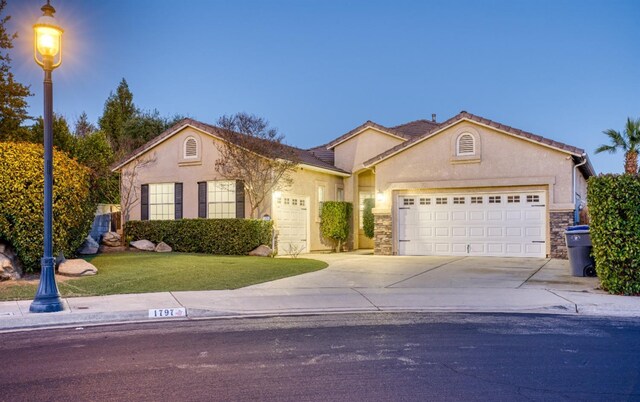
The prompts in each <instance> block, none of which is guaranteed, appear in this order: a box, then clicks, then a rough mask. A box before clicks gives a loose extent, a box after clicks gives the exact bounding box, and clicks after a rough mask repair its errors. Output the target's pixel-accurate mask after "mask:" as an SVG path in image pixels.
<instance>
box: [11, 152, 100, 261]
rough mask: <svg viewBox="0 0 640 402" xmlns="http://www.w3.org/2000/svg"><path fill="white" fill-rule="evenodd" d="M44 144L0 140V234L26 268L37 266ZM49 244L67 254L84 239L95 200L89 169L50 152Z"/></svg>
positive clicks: (40, 250)
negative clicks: (50, 227) (51, 205)
mask: <svg viewBox="0 0 640 402" xmlns="http://www.w3.org/2000/svg"><path fill="white" fill-rule="evenodd" d="M43 155H44V149H43V147H42V145H40V144H30V143H13V142H0V239H4V240H7V241H9V242H10V243H11V245H13V247H14V248H15V250H16V254H17V255H18V258H19V259H20V261H21V262H22V264H23V267H24V269H25V271H26V272H33V271H37V270H39V269H40V258H41V257H42V253H43V244H44V224H43V221H44V217H43V212H42V211H43V205H44V197H43V192H44V172H43V170H44V162H43ZM53 171H54V186H53V249H54V255H57V254H59V253H60V252H62V253H63V254H64V255H65V256H66V257H70V256H73V255H74V253H75V251H76V250H77V249H78V247H80V245H81V244H82V242H83V241H84V239H85V237H86V236H87V233H89V229H90V228H91V222H92V220H93V215H94V212H95V208H96V204H95V202H94V197H92V195H91V192H90V188H91V185H92V178H91V172H90V170H89V169H88V168H86V167H84V166H82V165H80V164H79V163H78V162H76V161H75V160H73V159H71V158H69V157H68V156H67V155H66V154H64V153H62V152H58V151H55V150H54V153H53Z"/></svg>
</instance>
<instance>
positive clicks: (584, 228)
mask: <svg viewBox="0 0 640 402" xmlns="http://www.w3.org/2000/svg"><path fill="white" fill-rule="evenodd" d="M574 230H587V231H588V230H589V225H578V226H569V227H568V228H567V232H572V231H574Z"/></svg>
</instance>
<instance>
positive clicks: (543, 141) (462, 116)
mask: <svg viewBox="0 0 640 402" xmlns="http://www.w3.org/2000/svg"><path fill="white" fill-rule="evenodd" d="M464 121H468V122H471V123H474V124H478V125H480V126H485V127H488V128H490V129H492V130H495V131H498V132H501V133H503V134H507V135H510V136H513V137H516V138H520V139H523V140H525V141H529V142H532V143H534V144H537V145H541V146H544V147H548V148H552V149H555V150H558V151H560V152H564V153H567V154H570V155H572V156H574V157H580V156H582V155H584V150H583V149H580V148H577V147H574V146H571V145H567V144H564V143H561V142H558V141H554V140H551V139H548V138H545V137H542V136H540V135H536V134H533V133H530V132H527V131H524V130H520V129H517V128H514V127H511V126H507V125H505V124H502V123H498V122H495V121H493V120H489V119H486V118H484V117H481V116H476V115H474V114H471V113H468V112H466V111H462V112H460V113H458V114H457V115H455V116H453V117H452V118H450V119H448V120H447V121H445V122H443V123H440V124H439V125H437V126H435V127H433V128H432V129H431V130H430V131H428V132H426V133H424V134H422V135H420V136H417V137H413V138H412V139H411V140H409V141H406V142H404V143H402V144H399V145H397V146H395V147H393V148H391V149H389V150H387V151H385V152H383V153H381V154H380V155H377V156H375V157H373V158H371V159H369V160H367V161H365V162H364V166H365V167H371V166H373V165H375V164H377V163H380V162H382V161H383V160H386V159H389V158H391V157H393V156H395V155H397V154H399V153H401V152H403V151H405V150H407V149H409V148H411V147H413V146H414V145H416V144H419V143H421V142H423V141H425V140H426V139H428V138H431V137H433V136H435V135H438V134H440V133H442V132H443V131H445V130H446V129H448V128H450V127H453V126H454V125H456V124H459V123H461V122H464Z"/></svg>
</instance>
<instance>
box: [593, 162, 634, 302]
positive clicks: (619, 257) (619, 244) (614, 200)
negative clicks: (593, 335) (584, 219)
mask: <svg viewBox="0 0 640 402" xmlns="http://www.w3.org/2000/svg"><path fill="white" fill-rule="evenodd" d="M587 199H588V200H589V220H590V225H591V227H590V229H591V240H592V243H593V254H594V258H595V261H596V272H597V273H598V277H600V281H601V282H602V287H603V288H604V289H605V290H607V291H609V292H610V293H616V294H626V295H638V294H640V177H639V176H638V175H629V174H624V175H611V174H608V175H600V176H597V177H591V178H590V179H589V185H588V188H587Z"/></svg>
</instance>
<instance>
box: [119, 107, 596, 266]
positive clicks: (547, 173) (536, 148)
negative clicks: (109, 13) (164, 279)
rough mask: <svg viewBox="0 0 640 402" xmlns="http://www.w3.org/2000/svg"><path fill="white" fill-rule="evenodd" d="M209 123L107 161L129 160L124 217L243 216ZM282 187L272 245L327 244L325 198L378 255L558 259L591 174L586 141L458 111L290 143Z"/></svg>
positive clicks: (356, 243) (239, 192) (271, 208)
mask: <svg viewBox="0 0 640 402" xmlns="http://www.w3.org/2000/svg"><path fill="white" fill-rule="evenodd" d="M221 140H222V137H221V136H220V131H219V129H218V128H217V127H215V126H211V125H208V124H204V123H201V122H198V121H195V120H192V119H185V120H182V121H181V122H179V123H178V124H176V125H174V126H173V127H171V128H170V129H169V130H167V131H165V132H164V133H162V134H160V135H159V136H158V137H156V138H154V139H153V140H151V141H149V142H148V143H147V144H145V145H144V146H142V147H140V148H139V149H137V150H135V151H134V152H132V153H131V154H130V155H128V156H127V157H125V158H124V159H123V160H122V161H120V162H118V163H116V164H115V165H114V167H113V170H114V171H127V169H131V168H132V166H134V165H135V161H136V160H140V159H141V158H145V157H149V156H150V155H153V159H154V160H155V162H154V163H152V164H149V165H148V166H145V167H144V168H143V169H139V171H138V172H137V174H136V183H135V186H138V187H137V188H139V190H140V194H141V197H140V200H139V202H138V203H137V204H136V205H135V206H134V208H133V209H132V213H131V216H130V219H179V218H198V217H200V218H235V217H238V218H244V217H245V216H247V215H248V213H249V209H248V206H247V205H245V203H244V197H243V193H244V192H243V191H244V190H243V183H242V178H237V180H232V181H229V180H226V179H223V178H222V177H220V175H219V174H217V173H216V170H215V161H216V159H218V158H219V152H218V148H217V147H216V145H215V142H216V141H221ZM292 149H293V150H294V151H295V153H296V155H297V157H298V161H299V165H298V167H297V170H296V172H295V173H294V175H293V183H292V185H291V186H290V187H289V188H286V189H282V190H281V191H276V192H274V193H273V194H272V197H271V200H270V205H268V207H267V211H268V212H269V215H270V216H271V217H272V218H273V219H274V221H275V225H276V227H277V229H278V232H279V237H278V239H279V252H280V253H286V252H287V249H288V248H291V247H295V248H298V249H303V250H304V251H305V252H306V251H316V250H326V249H329V248H330V247H329V245H328V244H326V243H324V242H323V239H321V237H320V228H319V224H320V219H319V210H320V208H321V205H322V203H323V202H324V201H331V200H338V201H350V202H352V203H353V205H354V212H355V213H354V217H353V227H354V236H353V239H352V242H351V243H352V244H351V245H352V247H353V248H356V249H358V248H360V249H362V248H373V249H374V252H375V253H376V254H383V255H478V256H480V255H484V256H514V257H515V256H518V257H545V256H551V257H559V258H566V247H565V245H564V238H563V233H564V230H565V228H566V227H567V226H569V225H572V224H574V221H575V216H576V215H577V211H578V210H579V209H580V208H582V207H583V206H584V205H585V202H586V183H587V182H586V180H587V179H588V177H589V176H592V175H594V170H593V167H592V166H591V163H590V162H589V159H588V157H587V155H586V154H585V152H584V150H582V149H579V148H576V147H574V146H571V145H567V144H563V143H560V142H557V141H553V140H551V139H548V138H544V137H541V136H539V135H535V134H532V133H529V132H525V131H522V130H519V129H515V128H513V127H509V126H506V125H503V124H500V123H497V122H494V121H491V120H488V119H485V118H483V117H480V116H476V115H473V114H471V113H467V112H464V111H463V112H461V113H459V114H457V115H456V116H454V117H452V118H450V119H448V120H446V121H444V122H441V123H438V122H436V121H435V116H434V117H433V118H432V120H417V121H413V122H410V123H406V124H402V125H399V126H395V127H385V126H382V125H379V124H376V123H374V122H371V121H367V122H366V123H364V124H362V125H361V126H358V127H356V128H354V129H353V130H351V131H349V132H347V133H346V134H344V135H342V136H340V137H338V138H336V139H335V140H333V141H331V142H329V143H327V144H325V145H322V146H318V147H315V148H312V149H308V150H303V149H298V148H293V147H292ZM367 198H375V199H376V207H375V208H374V210H373V212H374V216H375V236H374V238H373V239H369V238H367V237H366V236H364V234H363V232H362V208H363V202H364V200H365V199H367Z"/></svg>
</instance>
